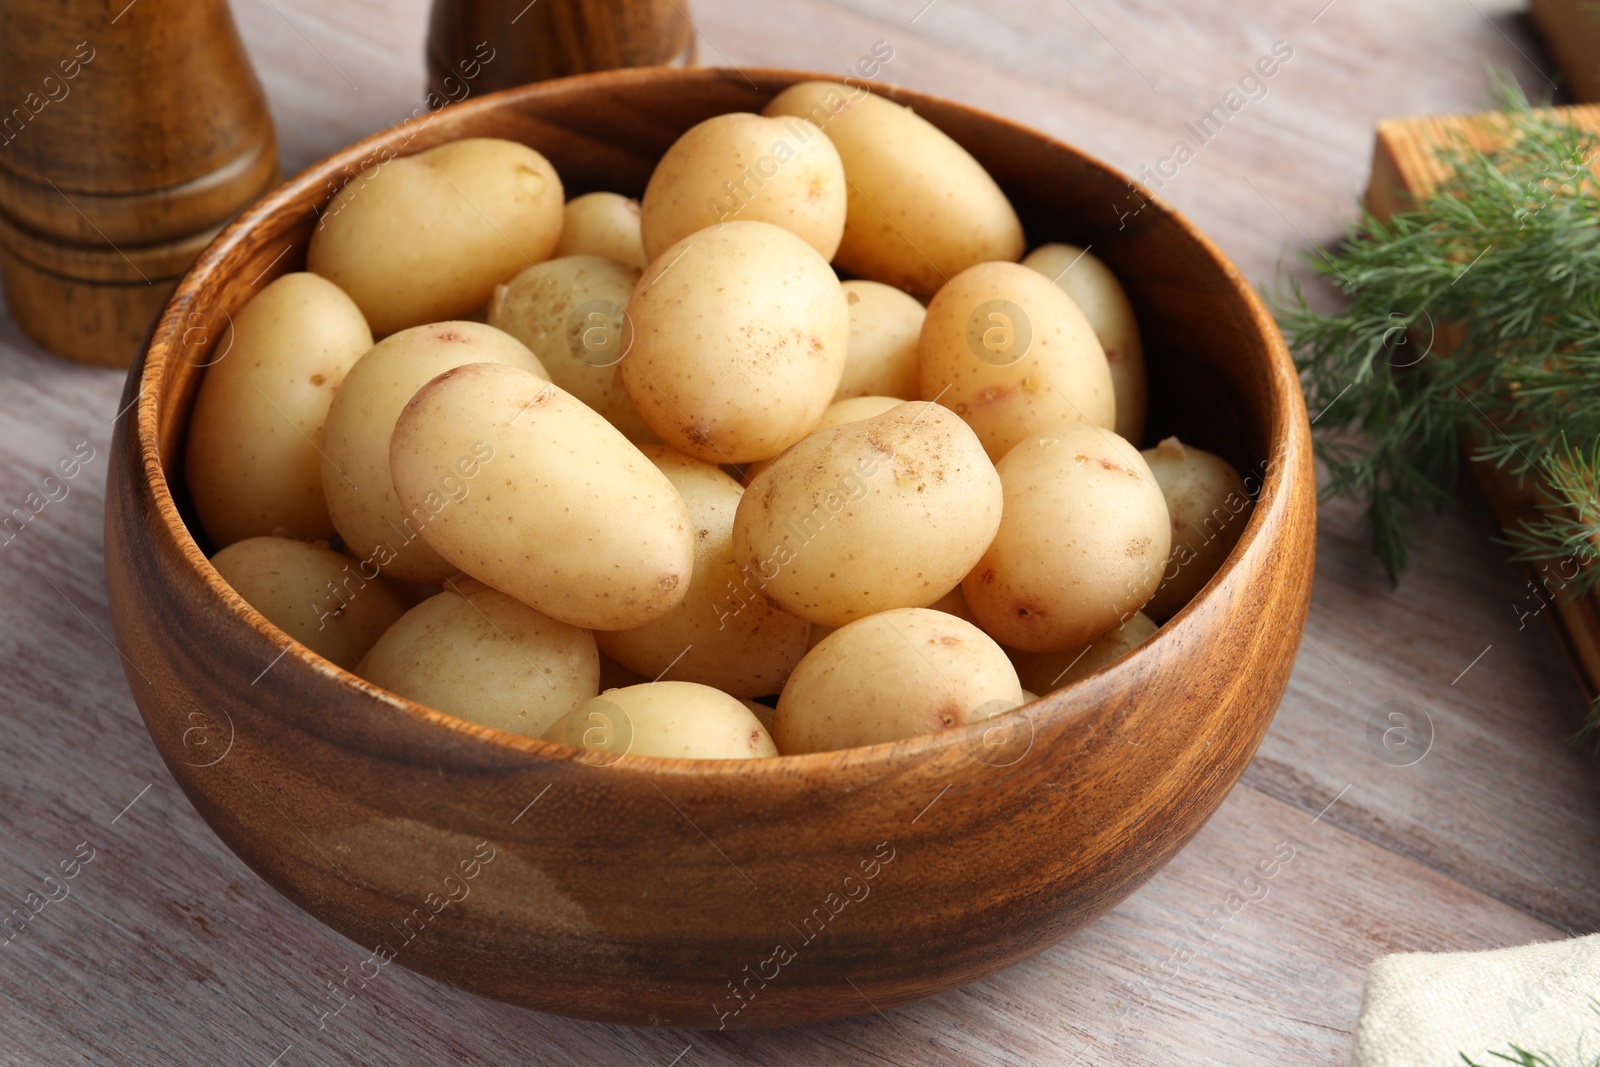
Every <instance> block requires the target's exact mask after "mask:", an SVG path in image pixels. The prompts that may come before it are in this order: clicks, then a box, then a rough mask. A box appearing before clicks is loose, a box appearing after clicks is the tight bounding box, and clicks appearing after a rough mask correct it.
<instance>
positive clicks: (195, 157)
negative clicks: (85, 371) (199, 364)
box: [0, 0, 278, 367]
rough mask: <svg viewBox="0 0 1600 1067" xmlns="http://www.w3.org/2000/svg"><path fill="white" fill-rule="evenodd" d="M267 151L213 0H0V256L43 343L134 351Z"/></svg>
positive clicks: (69, 349) (123, 356)
mask: <svg viewBox="0 0 1600 1067" xmlns="http://www.w3.org/2000/svg"><path fill="white" fill-rule="evenodd" d="M277 156H278V148H277V136H276V134H275V133H274V131H273V127H272V119H271V117H270V116H269V115H268V113H267V108H266V102H265V100H264V98H263V96H262V92H261V86H260V84H259V83H258V82H257V81H256V77H255V74H254V72H253V71H252V70H251V68H250V63H249V60H248V58H247V57H246V55H245V51H244V47H243V45H241V44H240V42H239V35H238V31H237V30H236V29H235V28H234V24H233V16H232V13H231V12H230V11H229V9H228V6H227V3H226V0H133V2H132V3H129V2H128V0H0V266H3V269H4V277H5V287H6V300H7V303H8V304H9V305H10V308H11V316H12V318H13V319H14V320H15V321H16V323H17V324H18V325H19V326H20V327H22V329H23V331H24V332H25V333H27V334H28V335H29V336H30V337H32V338H33V339H34V340H36V341H38V342H39V344H41V345H43V346H44V347H45V348H47V349H49V350H50V351H52V352H55V353H57V354H58V355H63V356H67V357H69V358H72V359H76V360H80V361H82V362H85V363H95V364H101V365H105V366H115V367H126V366H127V365H128V364H129V363H130V362H132V360H133V357H134V356H135V354H136V353H137V352H138V349H139V345H140V344H141V343H142V342H143V340H144V337H145V334H146V331H147V330H148V329H149V327H150V324H151V322H152V321H153V320H154V318H155V316H156V314H157V312H159V310H160V308H161V305H162V304H163V303H164V302H165V301H166V298H167V296H168V294H169V293H170V292H171V290H172V288H173V285H174V284H175V283H176V281H177V279H178V278H179V277H180V276H181V275H182V273H183V272H184V270H185V269H187V267H188V266H189V264H190V263H191V262H192V261H193V260H194V258H195V256H196V255H197V254H198V253H199V252H200V250H201V249H202V248H204V247H205V245H206V244H207V242H209V241H210V240H211V238H212V237H214V236H215V235H216V234H217V232H218V231H219V230H220V229H221V228H222V226H223V224H224V223H226V222H227V220H228V219H230V218H232V217H233V215H235V214H236V213H237V212H238V211H239V210H240V209H241V208H243V207H244V206H245V205H246V204H248V203H249V202H250V201H252V200H254V199H255V198H256V197H258V196H260V195H261V193H263V192H265V191H266V190H267V189H269V188H271V187H272V186H273V185H275V184H276V183H277V180H278V158H277Z"/></svg>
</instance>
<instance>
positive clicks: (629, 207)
mask: <svg viewBox="0 0 1600 1067" xmlns="http://www.w3.org/2000/svg"><path fill="white" fill-rule="evenodd" d="M552 255H554V256H556V257H558V258H559V257H561V256H605V257H606V258H607V259H613V260H616V261H617V262H618V263H621V264H622V265H623V266H624V267H633V268H634V269H635V270H644V268H645V267H647V266H649V264H650V258H649V257H648V256H646V255H645V254H644V241H643V239H642V238H641V237H640V234H639V201H637V200H633V199H630V198H629V197H626V196H623V195H621V194H620V193H584V194H583V195H582V196H575V197H573V198H572V199H571V200H568V201H567V206H566V207H565V208H564V209H563V210H562V224H561V240H560V241H559V242H557V244H556V250H555V252H553V253H552Z"/></svg>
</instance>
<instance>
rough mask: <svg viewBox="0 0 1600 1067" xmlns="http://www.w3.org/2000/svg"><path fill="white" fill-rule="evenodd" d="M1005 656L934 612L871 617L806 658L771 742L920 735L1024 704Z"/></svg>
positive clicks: (791, 746) (793, 748)
mask: <svg viewBox="0 0 1600 1067" xmlns="http://www.w3.org/2000/svg"><path fill="white" fill-rule="evenodd" d="M1022 702H1023V700H1022V684H1021V683H1020V682H1018V681H1017V672H1016V669H1015V668H1013V667H1012V666H1011V661H1010V660H1009V659H1007V658H1006V653H1005V650H1004V649H1002V648H1001V647H1000V646H999V645H997V644H995V642H994V641H993V639H991V638H990V637H989V636H988V635H987V634H985V633H984V632H983V631H982V630H980V629H978V628H977V627H976V626H974V625H972V624H971V623H970V622H964V621H963V620H961V619H958V618H956V617H955V616H954V615H950V614H947V613H945V612H943V611H934V610H932V609H930V608H901V609H898V610H894V611H885V612H882V613H880V614H877V615H869V616H867V617H866V618H863V619H858V620H856V621H855V622H852V623H850V624H849V625H847V626H842V627H840V628H839V629H837V630H835V631H834V632H833V633H832V634H830V635H828V637H826V638H824V639H823V641H822V643H821V644H819V645H817V647H816V648H814V649H812V650H811V651H810V652H809V653H807V655H806V658H805V659H803V660H801V661H800V665H799V666H798V667H796V668H795V669H794V674H792V675H790V676H789V684H788V685H786V686H784V687H783V693H782V695H780V696H779V697H778V711H777V714H776V715H775V716H774V718H773V724H772V736H773V740H774V741H776V742H777V744H778V751H779V752H782V753H783V754H784V755H786V756H792V755H796V754H798V753H802V752H827V751H831V750H833V749H839V748H852V747H854V746H856V745H876V744H882V743H883V742H885V741H898V740H900V739H901V738H906V737H916V736H917V735H919V734H931V733H937V732H939V731H940V730H949V729H954V728H956V727H959V726H965V725H967V724H968V723H971V722H977V721H979V720H982V719H988V718H990V717H992V716H994V715H997V714H1002V713H1004V712H1007V711H1010V710H1012V709H1013V708H1016V707H1019V706H1020V705H1021V704H1022Z"/></svg>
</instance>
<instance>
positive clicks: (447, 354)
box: [322, 322, 548, 582]
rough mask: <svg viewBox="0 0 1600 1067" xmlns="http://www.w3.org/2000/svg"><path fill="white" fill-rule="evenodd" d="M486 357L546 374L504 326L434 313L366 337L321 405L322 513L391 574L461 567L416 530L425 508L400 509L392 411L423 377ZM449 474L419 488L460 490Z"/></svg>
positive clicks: (429, 573)
mask: <svg viewBox="0 0 1600 1067" xmlns="http://www.w3.org/2000/svg"><path fill="white" fill-rule="evenodd" d="M488 362H497V363H505V364H508V365H510V366H514V367H517V368H519V369H521V370H523V371H526V372H527V373H529V374H533V375H536V376H538V377H539V378H546V377H548V375H547V374H546V373H545V369H544V367H543V366H542V365H541V364H540V363H539V360H538V357H536V356H535V355H534V354H533V353H532V352H529V351H528V349H527V347H526V346H524V345H523V344H522V342H520V341H518V340H517V339H516V338H514V337H512V336H511V335H510V334H507V333H504V332H502V331H500V330H497V329H495V328H494V327H492V326H485V325H483V324H482V323H478V322H441V323H435V324H433V325H431V326H416V327H413V328H412V329H409V330H402V331H401V332H400V333H397V334H391V335H390V336H388V337H386V338H384V339H383V340H382V341H380V342H378V343H377V344H376V345H374V346H373V347H372V349H371V350H370V351H368V352H367V353H366V355H364V356H362V357H361V358H360V359H359V360H357V361H356V364H355V366H354V367H351V368H350V371H349V373H348V374H346V375H345V379H344V383H343V384H342V385H341V386H340V388H339V391H338V393H337V394H335V396H334V398H333V403H332V404H331V405H330V406H329V408H328V417H327V420H326V421H325V423H324V425H323V432H322V490H323V493H324V494H325V496H326V497H327V501H328V513H329V515H330V516H331V517H332V518H333V525H334V526H335V527H336V528H337V529H338V531H339V535H340V536H341V537H343V538H344V542H345V545H346V547H347V548H349V549H350V551H351V552H353V553H355V555H356V556H358V557H359V558H361V559H363V560H372V561H373V562H375V563H376V564H377V565H378V566H379V567H380V568H381V569H382V570H383V572H384V574H386V575H388V576H390V577H392V578H397V579H399V580H401V581H405V582H442V581H444V580H445V579H446V578H448V577H450V576H451V575H452V574H454V573H456V571H457V570H459V569H460V568H458V567H456V566H454V565H452V564H450V563H447V562H445V559H444V557H443V556H440V555H439V553H438V552H436V551H435V550H434V549H433V547H432V546H431V545H429V544H428V542H427V541H426V539H425V538H424V537H423V536H422V532H423V531H424V530H425V529H426V528H427V527H428V524H429V523H430V522H432V520H433V512H432V510H430V509H427V508H422V509H408V508H406V507H404V506H402V505H401V503H400V499H399V497H397V496H396V495H395V492H394V482H393V480H392V479H391V477H390V471H389V438H390V435H391V434H392V433H393V432H394V423H395V420H396V419H397V418H399V417H400V412H401V410H402V409H403V408H404V407H405V406H406V402H407V401H408V400H410V399H411V397H412V396H413V395H414V394H415V393H416V391H417V390H418V389H421V388H422V387H423V386H424V385H426V384H427V383H428V381H429V379H431V378H434V377H435V376H437V375H440V374H443V373H444V372H445V371H447V370H451V369H453V368H455V367H459V366H461V365H463V364H465V363H488ZM483 458H484V457H483V456H481V455H476V454H475V453H473V452H472V451H471V450H467V451H462V452H458V453H456V454H455V455H453V456H451V457H450V459H451V462H452V463H454V462H456V461H457V460H461V461H473V460H476V461H478V462H481V461H482V460H483ZM473 470H474V475H475V474H476V467H474V468H473ZM457 473H458V474H459V473H461V472H457ZM452 477H453V480H452V481H451V482H450V483H449V484H448V485H446V484H443V483H436V484H434V485H430V486H429V487H428V488H429V489H432V490H435V491H436V492H438V493H440V494H442V496H441V497H440V499H442V500H449V499H450V498H452V497H453V496H455V495H457V494H458V493H460V492H464V491H465V489H464V488H463V485H464V484H465V483H463V482H462V481H461V479H460V478H455V477H454V476H452ZM469 480H470V479H469Z"/></svg>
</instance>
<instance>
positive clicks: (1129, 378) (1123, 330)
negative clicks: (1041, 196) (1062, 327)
mask: <svg viewBox="0 0 1600 1067" xmlns="http://www.w3.org/2000/svg"><path fill="white" fill-rule="evenodd" d="M1022 265H1023V266H1024V267H1030V268H1032V269H1033V270H1036V271H1038V272H1039V273H1040V274H1043V275H1044V276H1045V277H1046V278H1049V279H1050V280H1051V281H1053V282H1055V283H1056V284H1057V285H1058V286H1060V287H1061V291H1062V292H1064V293H1066V294H1067V295H1068V296H1070V297H1072V302H1073V303H1075V304H1077V305H1078V309H1079V310H1080V311H1082V312H1083V317H1084V318H1086V319H1088V320H1089V325H1090V326H1092V327H1093V328H1094V335H1095V337H1097V338H1099V340H1100V347H1101V348H1103V349H1105V353H1106V362H1107V363H1108V364H1110V367H1111V389H1112V392H1113V393H1115V394H1116V398H1117V421H1116V425H1115V426H1114V427H1113V429H1115V430H1116V431H1117V435H1118V436H1119V437H1124V438H1126V439H1127V440H1129V441H1132V442H1134V443H1135V444H1137V443H1138V442H1139V440H1140V439H1141V438H1143V437H1144V416H1145V409H1146V407H1147V406H1148V404H1149V396H1148V387H1147V385H1146V382H1145V370H1144V343H1143V342H1142V341H1141V340H1140V339H1139V323H1138V320H1137V319H1135V318H1134V315H1133V304H1132V303H1130V302H1129V300H1128V293H1127V291H1126V290H1125V289H1123V288H1122V283H1121V282H1119V281H1117V276H1116V275H1115V274H1113V273H1111V268H1110V267H1108V266H1106V265H1105V263H1104V262H1103V261H1102V260H1101V259H1100V258H1099V257H1098V256H1096V255H1095V254H1094V253H1092V252H1090V251H1088V250H1087V249H1082V248H1079V247H1077V246H1076V245H1063V244H1049V245H1041V246H1040V247H1038V248H1036V249H1034V250H1033V251H1032V252H1029V253H1028V254H1027V256H1025V257H1024V258H1023V260H1022Z"/></svg>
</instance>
